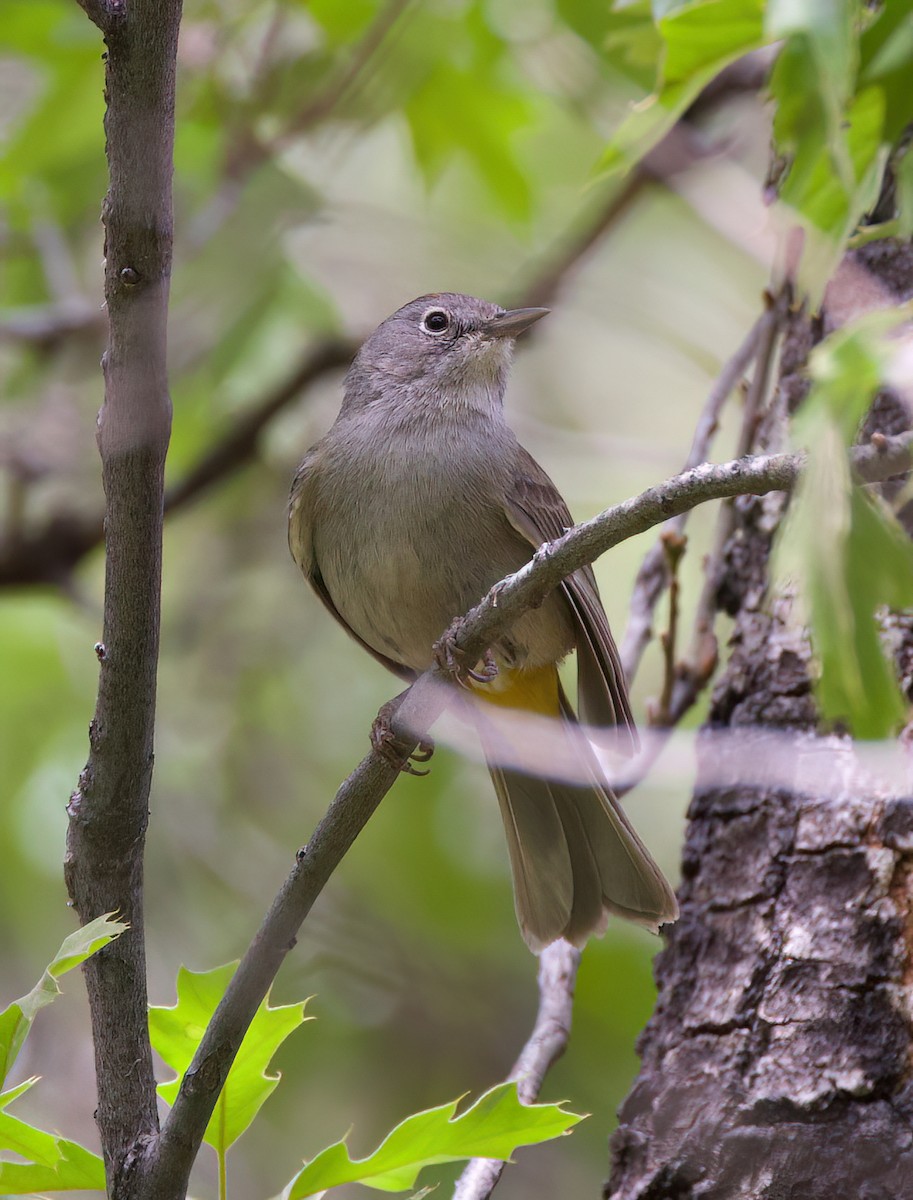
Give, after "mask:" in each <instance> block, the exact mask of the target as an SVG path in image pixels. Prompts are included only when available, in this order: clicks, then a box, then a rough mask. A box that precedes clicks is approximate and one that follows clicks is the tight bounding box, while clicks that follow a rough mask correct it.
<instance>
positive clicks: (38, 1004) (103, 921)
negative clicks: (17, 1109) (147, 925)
mask: <svg viewBox="0 0 913 1200" xmlns="http://www.w3.org/2000/svg"><path fill="white" fill-rule="evenodd" d="M127 928H128V927H127V926H126V925H125V924H124V923H123V922H122V921H114V920H112V919H111V915H110V913H109V914H108V915H107V916H103V917H97V918H96V919H95V920H94V921H90V922H89V923H88V924H87V925H83V926H82V927H81V928H80V929H77V930H74V932H73V933H71V934H70V935H69V937H66V938H64V940H63V942H62V943H61V946H60V949H59V950H58V951H57V953H56V954H55V956H54V958H53V959H52V960H51V962H49V963H48V965H47V967H45V970H44V974H43V975H42V977H41V979H40V980H39V981H38V983H36V984H35V986H34V987H33V988H32V990H31V991H30V992H29V993H28V995H26V996H22V997H21V998H20V999H19V1000H14V1001H13V1003H12V1004H10V1005H8V1006H7V1007H6V1008H5V1009H4V1010H3V1012H2V1013H0V1085H2V1083H3V1080H4V1079H6V1077H7V1075H8V1074H9V1072H10V1068H11V1067H12V1065H13V1063H14V1062H15V1061H16V1056H17V1055H18V1053H19V1051H20V1050H21V1049H22V1044H23V1042H24V1041H25V1039H26V1037H27V1036H28V1032H29V1030H30V1029H31V1027H32V1022H33V1021H34V1020H35V1017H36V1015H37V1013H38V1011H39V1009H42V1008H44V1007H45V1005H47V1004H50V1003H51V1001H52V1000H54V999H56V998H57V996H59V995H60V988H59V987H58V986H57V980H58V979H59V978H60V977H61V976H62V975H65V974H66V973H67V971H72V970H73V968H74V967H78V966H79V965H80V963H84V962H85V961H86V959H87V958H89V957H90V956H91V955H93V954H95V953H96V952H97V951H99V950H101V949H102V947H104V946H107V945H108V943H109V942H112V941H114V939H115V938H116V937H119V936H120V934H122V933H123V932H124V930H125V929H127Z"/></svg>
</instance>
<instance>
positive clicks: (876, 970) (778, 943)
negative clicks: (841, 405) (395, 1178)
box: [604, 245, 913, 1200]
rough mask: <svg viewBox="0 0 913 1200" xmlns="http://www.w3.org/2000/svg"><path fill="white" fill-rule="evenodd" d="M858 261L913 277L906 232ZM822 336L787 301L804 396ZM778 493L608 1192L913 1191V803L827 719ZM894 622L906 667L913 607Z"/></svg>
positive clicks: (741, 600)
mask: <svg viewBox="0 0 913 1200" xmlns="http://www.w3.org/2000/svg"><path fill="white" fill-rule="evenodd" d="M857 262H858V264H859V265H863V263H864V265H865V267H866V269H867V270H868V271H870V272H873V273H874V275H875V276H876V277H877V278H878V279H879V280H880V281H881V282H882V283H887V285H888V287H889V288H891V290H892V291H895V292H899V291H900V288H899V287H897V286H896V284H893V282H892V277H893V279H897V278H901V277H902V276H903V275H905V276H906V280H909V278H910V275H909V249H908V248H907V247H901V246H897V247H896V248H895V252H894V253H893V254H892V253H886V251H885V247H884V245H881V246H880V247H879V246H877V245H876V246H873V247H871V248H869V249H867V251H866V252H865V253H864V254H862V255H860V256H858V258H857ZM812 334H813V328H812V326H811V324H810V323H809V322H807V321H805V320H803V319H802V318H801V317H797V318H794V319H793V322H792V327H791V329H790V332H789V334H788V336H787V340H786V344H785V346H784V350H783V356H782V363H781V378H780V396H781V397H782V398H783V399H784V400H785V401H786V406H787V407H788V408H789V409H792V408H794V407H795V404H796V403H797V402H798V400H799V399H800V398H801V396H802V394H803V391H804V387H805V385H804V381H803V377H802V374H801V368H802V365H803V363H804V359H805V357H806V356H807V350H808V347H809V345H810V343H811V339H812ZM873 411H874V412H876V413H878V414H879V417H880V418H882V419H880V420H879V421H878V426H877V427H882V428H884V429H885V431H886V432H894V431H895V428H894V427H895V425H896V424H897V423H898V420H899V419H900V417H904V418H905V420H906V427H909V424H910V421H909V414H908V413H905V412H904V410H903V406H902V405H901V404H900V403H899V402H898V401H896V400H893V399H892V398H890V397H881V398H880V400H879V404H878V405H876V408H875V410H873ZM899 415H900V416H899ZM872 420H873V418H871V417H870V422H869V423H870V424H871V422H872ZM873 427H874V426H873ZM784 505H785V501H784V498H783V497H782V496H776V495H774V496H768V497H764V498H759V499H753V498H746V499H744V500H740V501H738V502H737V509H738V514H739V519H738V521H737V528H736V530H735V533H734V534H733V537H732V539H731V541H730V545H729V553H728V557H727V572H726V579H725V582H724V585H723V589H722V590H721V595H720V605H721V607H725V608H727V609H728V610H729V611H730V612H731V613H732V614H733V615H734V616H735V630H734V634H733V640H732V654H731V657H730V659H729V662H728V664H727V666H726V669H725V671H724V673H723V674H722V676H721V678H720V680H719V682H718V684H717V687H716V689H715V692H714V696H713V701H712V705H711V711H710V715H709V718H708V721H707V724H706V726H705V727H704V730H703V731H702V734H701V738H700V741H699V753H698V781H697V785H696V788H695V793H694V798H693V800H692V803H691V807H690V811H689V815H688V829H687V836H686V842H685V849H684V860H683V883H682V887H681V891H680V896H679V899H680V902H681V910H682V912H681V919H680V920H679V922H678V924H677V925H675V926H674V927H673V928H672V930H671V933H670V936H669V941H668V946H667V948H666V949H665V950H664V951H663V953H662V954H661V955H660V956H659V958H658V959H657V982H658V987H659V997H658V1002H657V1008H656V1011H655V1014H654V1016H653V1018H652V1019H651V1021H650V1023H649V1025H648V1026H647V1028H646V1030H645V1031H644V1034H643V1036H642V1038H641V1042H640V1047H639V1049H640V1053H641V1055H642V1060H643V1061H642V1068H641V1072H640V1075H639V1077H638V1079H637V1081H636V1083H635V1085H634V1087H633V1089H632V1091H631V1093H630V1094H629V1096H628V1098H627V1099H626V1101H625V1102H624V1104H623V1106H622V1109H621V1112H620V1126H619V1129H618V1130H617V1132H616V1134H615V1136H614V1138H613V1141H612V1176H611V1179H610V1181H609V1183H608V1184H607V1185H606V1188H605V1193H604V1194H605V1197H606V1200H609V1198H611V1200H647V1198H648V1197H649V1200H673V1198H675V1200H685V1198H687V1197H701V1198H702V1200H749V1198H751V1200H762V1198H764V1200H767V1198H770V1200H773V1198H774V1197H778V1198H779V1197H783V1198H785V1197H795V1198H797V1200H798V1198H800V1197H801V1200H818V1198H819V1197H820V1198H821V1200H825V1198H826V1200H841V1198H843V1197H846V1198H850V1197H852V1198H853V1200H857V1198H872V1200H874V1198H876V1197H879V1198H882V1197H883V1198H884V1200H888V1198H891V1200H898V1198H902V1197H911V1196H913V1070H911V1050H913V1041H911V1001H913V915H911V903H913V880H911V876H913V800H911V799H909V798H903V797H898V796H897V795H896V794H893V793H892V792H891V790H890V789H889V788H888V787H886V786H885V785H883V784H881V783H880V782H879V781H878V780H877V779H875V778H873V777H871V776H870V775H867V774H866V772H865V771H864V770H863V769H862V767H861V765H860V763H859V761H858V759H857V756H856V754H855V752H854V749H853V746H852V743H851V742H850V741H849V740H848V739H846V738H843V737H841V736H839V735H838V734H831V735H828V736H822V735H820V734H819V733H818V732H817V731H816V726H817V714H816V711H815V705H814V699H813V695H812V689H811V678H810V671H811V670H812V663H811V652H810V647H809V644H808V639H807V635H806V632H805V630H804V629H803V628H802V627H801V625H800V624H799V623H798V622H797V620H796V616H795V612H794V606H793V604H792V599H791V597H790V596H789V595H786V594H780V595H778V596H776V597H775V598H774V599H773V600H771V599H770V598H769V595H768V568H769V551H770V544H771V539H772V532H773V530H774V529H775V528H776V526H777V525H778V523H779V520H780V516H781V515H782V511H783V507H784ZM893 626H894V627H893V629H892V633H893V635H894V641H895V646H896V649H897V653H898V661H899V663H900V664H901V670H902V673H903V675H904V677H905V681H906V682H907V683H909V679H910V676H911V674H913V672H911V671H910V667H911V665H913V622H910V621H909V620H905V619H902V618H896V619H894V621H893ZM721 734H723V735H726V734H738V735H740V736H738V737H732V738H727V737H726V736H720V735H721ZM771 765H776V768H777V773H776V774H773V773H770V772H769V771H768V773H767V775H766V776H765V773H764V770H763V769H764V768H769V767H770V766H771ZM758 768H762V770H761V772H760V774H759V772H758ZM784 772H785V774H784Z"/></svg>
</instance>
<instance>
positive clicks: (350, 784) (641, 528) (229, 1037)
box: [142, 433, 913, 1200]
mask: <svg viewBox="0 0 913 1200" xmlns="http://www.w3.org/2000/svg"><path fill="white" fill-rule="evenodd" d="M911 450H913V433H906V434H900V435H898V436H897V437H893V438H880V439H879V440H878V442H877V443H873V444H871V445H869V446H865V447H862V448H859V449H856V450H853V451H852V452H851V461H852V463H853V466H854V468H855V470H856V473H857V476H858V477H860V478H861V479H864V480H867V481H873V480H876V479H885V478H888V477H889V476H891V475H895V474H898V473H899V472H900V471H903V470H906V469H909V467H910V465H911V462H913V453H911ZM804 462H805V458H804V455H802V454H777V455H765V456H758V457H756V458H745V459H738V460H736V461H734V462H729V463H723V464H721V465H717V466H711V465H709V464H705V465H703V466H699V467H695V468H694V469H692V470H690V471H686V472H685V473H684V474H682V475H677V476H675V477H673V478H672V479H669V480H667V481H666V482H665V483H662V484H659V485H658V486H657V487H654V488H650V489H648V490H647V491H646V492H643V493H642V494H641V495H639V496H636V497H634V498H633V499H631V500H627V501H625V502H624V503H623V504H619V505H616V506H615V507H614V508H610V509H607V510H606V511H605V512H603V513H601V514H600V515H599V516H596V517H594V518H593V519H592V520H590V521H587V522H585V523H584V524H582V525H576V526H574V528H572V529H570V530H568V532H567V533H566V534H565V535H564V536H563V537H561V538H559V539H558V540H557V541H555V542H551V543H548V544H546V545H545V546H542V547H541V548H540V549H539V550H538V551H537V552H536V554H535V555H534V556H533V558H532V559H531V561H530V562H529V563H528V564H527V565H526V566H525V567H523V568H521V570H519V571H518V572H517V573H516V574H515V575H511V576H508V578H507V579H505V580H503V581H502V582H501V583H499V584H497V585H496V586H495V587H494V588H492V589H491V591H490V592H489V593H488V595H487V596H486V597H485V599H484V600H483V601H482V602H481V603H480V604H478V605H477V606H476V607H475V608H474V609H472V610H471V612H469V613H468V614H467V616H466V617H465V618H463V619H462V620H461V621H459V622H457V624H456V626H455V632H454V641H455V643H456V645H457V647H458V649H459V650H461V651H462V652H463V654H464V655H465V656H466V657H467V658H468V659H469V660H470V661H472V660H474V659H475V660H477V659H480V658H481V657H482V655H483V653H484V651H485V648H486V647H487V646H490V645H492V644H493V643H494V642H495V641H497V639H498V638H499V637H501V636H502V635H503V634H504V633H505V632H506V631H507V629H509V627H510V625H511V624H512V623H513V622H514V621H515V620H516V619H517V618H518V617H519V616H520V615H521V614H522V613H523V612H526V611H528V610H529V609H531V608H533V607H535V606H536V605H538V604H541V603H542V600H543V599H544V598H545V596H547V595H548V593H549V592H550V591H552V590H553V589H554V588H555V587H557V586H558V584H559V583H560V582H561V580H562V579H563V578H565V576H567V575H570V574H571V573H572V572H574V571H576V570H579V569H580V568H581V567H582V566H585V565H586V564H587V563H591V562H593V561H594V559H596V558H597V557H598V556H599V555H600V554H603V553H605V551H607V550H609V549H611V547H613V546H615V545H617V544H618V543H619V542H622V541H624V540H626V539H627V538H630V537H634V536H636V535H637V534H640V533H644V532H646V530H648V529H651V528H653V527H655V526H657V525H660V524H662V523H663V522H664V521H666V520H667V519H668V518H669V517H674V516H676V515H677V514H678V513H683V512H687V511H688V510H689V509H691V508H695V507H696V506H697V505H698V504H703V503H705V502H706V501H708V500H720V499H725V498H728V497H730V496H737V495H745V494H748V495H750V494H757V495H763V494H765V493H767V492H772V491H785V490H789V489H790V488H791V487H792V486H793V485H794V483H795V482H796V479H797V478H798V476H799V474H800V472H801V470H802V467H803V465H804ZM447 682H448V681H447V677H446V675H445V674H444V673H443V672H442V671H441V670H440V668H437V667H434V668H431V669H430V670H428V671H426V672H425V673H424V675H422V676H421V677H420V678H419V679H418V680H417V681H416V682H415V683H414V684H413V685H412V687H411V688H410V689H409V691H408V692H406V693H405V694H404V696H403V698H402V700H401V702H400V705H399V708H398V709H397V711H396V714H395V716H394V717H393V722H392V723H393V729H394V731H395V733H396V734H397V736H398V749H399V750H400V752H401V753H402V755H403V758H404V760H405V758H406V756H408V754H409V753H410V752H411V751H412V750H413V749H414V748H415V747H416V745H417V744H418V741H419V739H420V738H421V737H422V736H423V735H424V734H426V733H427V731H428V729H429V728H430V727H431V725H432V723H433V722H434V721H435V720H436V719H437V718H438V717H439V716H440V714H441V712H442V711H443V710H444V708H445V707H446V705H447V700H448V696H449V689H448V688H447V687H446V686H442V684H445V685H446V684H447ZM397 775H398V771H397V768H396V767H395V766H393V765H392V764H391V763H390V762H389V761H388V760H387V759H386V758H385V757H382V756H381V755H380V754H378V753H377V752H376V751H373V750H372V751H371V752H370V753H369V754H367V755H366V756H365V758H363V759H362V761H361V762H360V763H359V765H358V766H357V767H356V768H355V770H354V771H353V772H352V773H351V775H349V776H348V778H347V779H346V780H345V781H344V782H343V784H342V786H341V787H340V788H339V791H338V792H337V793H336V796H335V798H334V800H333V802H332V804H331V805H330V807H329V809H328V810H327V813H326V815H325V816H324V818H323V819H322V821H321V822H320V824H319V825H318V826H317V829H316V830H315V832H314V835H313V837H312V838H311V840H310V841H309V842H308V843H307V845H306V846H305V847H304V848H303V849H302V850H300V851H299V852H298V855H297V860H296V862H295V866H294V867H293V868H292V871H291V873H290V874H289V876H288V878H287V879H286V880H285V882H284V883H283V885H282V887H281V889H280V891H279V894H278V895H277V897H276V899H275V900H274V901H273V904H272V907H271V908H270V910H269V912H268V913H267V915H266V917H265V919H264V921H263V923H262V925H261V926H260V929H259V931H258V933H257V935H256V937H255V938H254V940H253V942H252V943H251V945H250V948H249V949H248V951H247V953H246V954H245V955H244V958H243V959H242V961H241V965H240V966H239V967H238V970H237V971H236V973H235V975H234V977H233V978H232V981H231V983H230V984H229V986H228V990H227V991H226V993H225V995H224V997H223V998H222V1002H221V1003H220V1004H219V1007H218V1008H217V1010H216V1012H215V1014H214V1016H213V1018H212V1020H211V1021H210V1023H209V1026H208V1028H207V1030H206V1032H205V1033H204V1035H203V1038H202V1040H201V1042H200V1045H199V1047H198V1049H197V1052H196V1054H195V1056H194V1059H193V1062H192V1063H191V1065H190V1067H189V1068H188V1070H187V1073H186V1075H185V1077H184V1079H183V1081H182V1083H181V1088H180V1091H179V1093H178V1096H177V1098H176V1100H175V1103H174V1107H173V1108H172V1109H171V1112H170V1113H169V1115H168V1118H167V1120H166V1121H165V1125H164V1128H163V1129H162V1135H161V1139H160V1142H159V1146H158V1152H157V1154H156V1155H155V1161H154V1163H153V1165H152V1169H151V1172H150V1175H149V1177H148V1179H147V1181H146V1184H147V1187H146V1190H145V1191H144V1192H143V1194H142V1195H143V1200H182V1197H183V1195H184V1190H185V1189H186V1184H187V1179H188V1177H189V1174H190V1169H191V1166H192V1165H193V1161H194V1158H195V1157H196V1154H197V1151H198V1149H199V1146H200V1142H201V1141H202V1138H203V1133H204V1131H205V1129H206V1125H207V1123H208V1121H209V1118H210V1116H211V1114H212V1111H213V1108H214V1107H215V1103H216V1100H217V1098H218V1095H219V1092H220V1091H221V1089H222V1086H223V1084H224V1082H225V1079H226V1077H227V1075H228V1071H229V1069H230V1067H231V1064H232V1061H233V1060H234V1056H235V1054H236V1053H237V1051H238V1048H239V1046H240V1045H241V1041H242V1039H243V1037H244V1034H245V1032H246V1030H247V1028H248V1026H249V1024H250V1022H251V1021H252V1020H253V1017H254V1014H255V1013H256V1010H257V1007H258V1005H259V1004H260V1002H261V1000H262V999H263V997H264V996H265V995H266V992H267V990H268V989H269V987H270V984H271V983H272V981H273V979H274V978H275V976H276V973H277V972H278V970H279V967H280V966H281V964H282V962H283V960H284V958H285V956H286V954H288V952H289V951H290V950H291V948H292V946H293V945H294V943H295V938H296V936H297V933H298V930H299V928H300V926H301V924H302V922H303V921H304V919H305V917H306V916H307V915H308V913H309V912H310V910H311V907H312V905H313V904H314V901H315V900H316V899H317V897H318V895H319V894H320V892H321V891H322V889H323V887H324V885H325V884H326V882H327V881H328V879H329V878H330V876H331V875H332V873H333V871H334V870H335V869H336V867H337V866H338V865H339V863H340V862H341V860H342V858H343V856H344V855H345V854H346V852H347V851H348V849H349V847H350V846H351V845H352V843H353V842H354V841H355V838H356V837H357V836H358V834H359V833H360V832H361V830H362V829H363V828H364V827H365V825H366V824H367V822H368V820H369V819H370V817H371V815H372V813H373V812H374V811H375V809H376V808H377V806H378V805H379V804H380V802H381V800H382V799H383V797H384V795H385V794H386V793H387V792H388V791H389V790H390V788H391V787H392V786H393V784H394V783H395V781H396V778H397Z"/></svg>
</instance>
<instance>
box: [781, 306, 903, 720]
mask: <svg viewBox="0 0 913 1200" xmlns="http://www.w3.org/2000/svg"><path fill="white" fill-rule="evenodd" d="M910 315H911V306H910V304H905V305H898V306H897V307H888V308H886V309H883V310H879V311H876V312H875V313H870V314H868V315H867V316H865V317H862V318H860V319H859V320H857V321H854V322H852V323H850V324H849V325H846V326H844V328H843V329H840V330H838V331H837V332H836V333H833V334H831V336H830V337H828V338H826V339H825V340H824V341H823V342H822V343H821V344H820V345H819V346H817V347H816V348H815V350H814V351H813V353H812V356H811V359H810V362H809V372H810V375H811V378H812V381H813V383H812V389H811V392H810V393H809V396H808V398H807V399H806V401H805V404H804V405H803V408H802V411H801V412H800V414H799V416H798V418H797V420H796V423H795V435H796V437H797V438H798V440H799V441H800V443H801V444H802V445H805V446H808V448H809V461H808V470H807V471H806V473H805V476H804V477H803V479H802V482H801V485H800V487H799V489H798V492H797V495H796V499H795V501H794V504H793V506H792V510H791V513H790V520H789V526H788V529H787V536H786V537H785V539H784V544H782V545H781V546H780V562H781V565H782V564H783V563H787V564H788V569H789V570H790V571H791V573H792V574H793V576H794V577H795V578H796V579H797V580H798V582H799V584H800V588H801V594H802V595H803V597H804V598H805V600H806V602H807V606H808V612H809V618H810V621H811V626H812V630H813V634H814V638H815V648H816V650H817V653H818V657H819V660H820V664H821V670H820V674H819V676H818V678H817V680H816V692H817V696H818V701H819V704H820V707H821V712H822V714H823V716H824V717H826V718H829V719H830V720H832V721H838V722H841V723H845V724H847V725H849V727H850V728H851V729H852V731H853V733H854V734H855V735H856V736H857V737H861V738H881V737H890V736H891V735H892V734H894V733H895V732H896V731H897V730H898V729H899V728H900V725H901V723H902V722H903V720H904V718H905V715H906V712H907V701H906V698H905V697H904V695H903V693H902V691H901V688H900V684H899V681H898V679H897V673H896V671H895V669H894V665H893V664H892V663H891V662H890V660H889V659H888V657H887V655H886V654H885V652H884V649H883V647H882V644H881V634H880V629H879V624H878V616H879V612H880V609H881V608H882V606H890V607H891V608H894V609H903V608H910V607H913V543H911V541H910V538H909V537H908V536H907V534H906V532H905V531H904V530H903V528H902V527H901V526H900V524H899V522H898V521H897V518H896V517H895V516H894V514H893V512H892V511H891V510H890V509H889V508H888V507H887V505H885V504H883V503H882V502H880V501H879V500H878V499H877V498H876V497H874V496H870V495H867V494H866V493H864V492H862V491H861V490H860V489H859V488H856V487H853V485H852V479H851V476H850V469H849V463H848V460H847V454H846V446H847V444H848V443H849V442H852V440H853V439H854V437H855V436H856V432H857V430H858V428H859V424H860V422H861V421H862V419H863V417H864V416H865V414H866V412H867V411H868V409H869V406H870V405H871V403H872V401H873V400H874V398H875V394H876V392H877V390H878V388H879V387H881V386H882V385H883V383H884V382H885V380H886V378H887V376H888V375H889V374H890V373H891V364H892V360H893V358H894V357H896V353H897V344H896V340H895V341H894V342H893V343H892V340H890V339H889V338H888V337H887V336H886V335H887V334H889V333H895V332H896V331H897V328H898V326H899V325H900V324H901V323H902V322H906V321H909V319H910Z"/></svg>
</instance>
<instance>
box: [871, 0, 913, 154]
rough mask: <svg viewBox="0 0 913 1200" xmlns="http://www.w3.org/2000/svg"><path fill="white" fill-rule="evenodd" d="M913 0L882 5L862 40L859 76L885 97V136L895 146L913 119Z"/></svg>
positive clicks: (894, 1) (897, 0) (894, 0)
mask: <svg viewBox="0 0 913 1200" xmlns="http://www.w3.org/2000/svg"><path fill="white" fill-rule="evenodd" d="M911 72H913V0H891V3H886V4H882V6H881V9H880V11H879V12H878V14H877V15H876V17H875V20H874V21H873V22H872V24H871V25H870V26H869V27H868V28H867V29H866V30H864V32H863V34H862V36H861V38H860V40H859V79H860V82H862V83H863V84H871V83H877V84H878V85H879V86H880V87H881V89H882V91H883V92H884V96H885V139H886V141H888V142H890V143H891V144H892V145H893V144H894V143H895V142H896V141H897V140H898V139H899V138H900V137H901V135H902V134H903V131H904V130H905V129H906V127H907V125H909V123H910V121H911V120H913V88H911V87H910V78H911Z"/></svg>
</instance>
